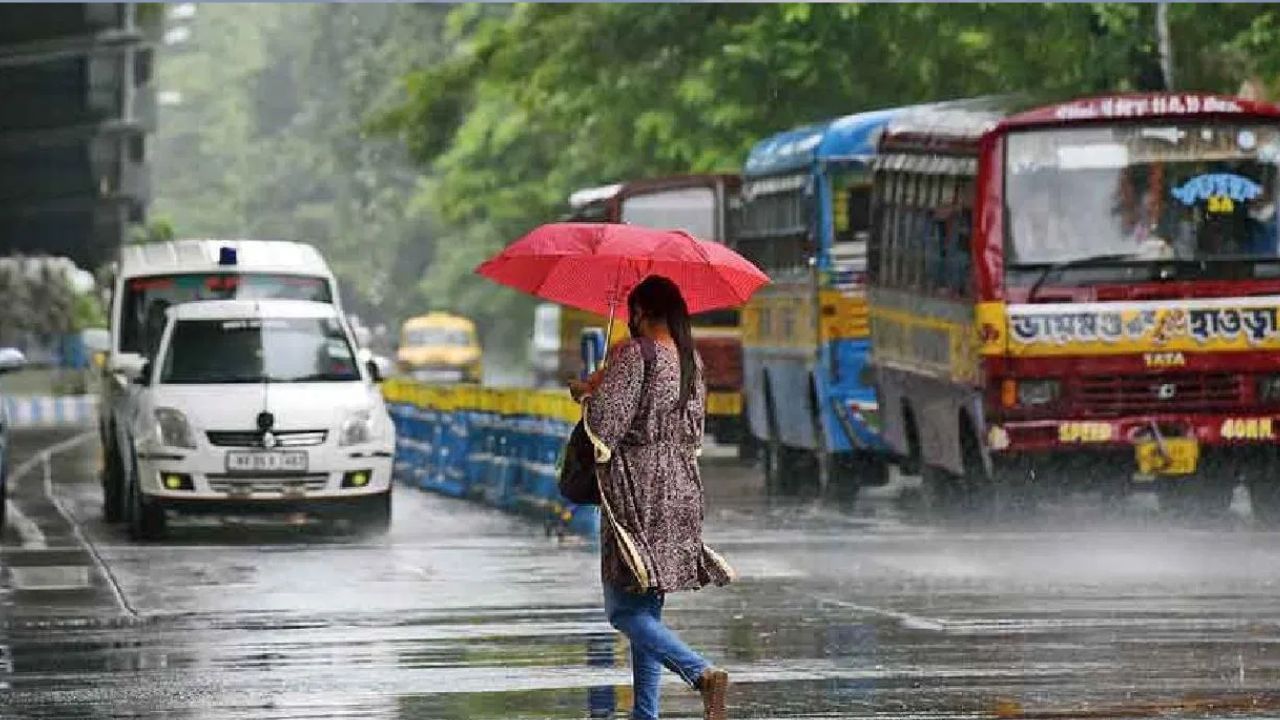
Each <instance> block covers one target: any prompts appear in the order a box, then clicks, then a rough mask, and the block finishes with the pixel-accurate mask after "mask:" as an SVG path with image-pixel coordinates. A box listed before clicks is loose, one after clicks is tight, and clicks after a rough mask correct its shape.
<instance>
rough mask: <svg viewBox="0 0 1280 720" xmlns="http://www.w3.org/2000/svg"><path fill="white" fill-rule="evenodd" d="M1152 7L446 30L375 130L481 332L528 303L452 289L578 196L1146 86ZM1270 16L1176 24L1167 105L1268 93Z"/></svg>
mask: <svg viewBox="0 0 1280 720" xmlns="http://www.w3.org/2000/svg"><path fill="white" fill-rule="evenodd" d="M1155 12H1156V11H1155V6H1154V5H1139V4H1084V3H1062V4H1041V5H1033V4H1006V3H992V4H976V5H975V4H952V3H933V4H914V3H903V4H896V3H895V4H834V5H779V4H759V5H717V4H703V3H694V4H661V5H644V4H571V5H542V4H538V5H520V6H515V7H512V8H506V9H501V10H496V11H495V10H494V9H492V8H488V9H484V10H478V9H476V8H474V7H472V6H462V7H458V8H456V9H454V10H453V12H452V14H451V15H450V17H449V30H450V33H451V34H450V35H449V37H448V40H449V41H450V44H451V54H450V56H449V58H448V60H447V61H445V62H442V63H438V64H436V65H434V66H431V67H427V68H421V69H418V70H415V71H413V72H411V73H410V74H409V75H408V76H407V77H406V78H405V90H406V94H405V98H404V101H403V102H402V103H400V104H399V106H398V107H396V108H395V109H394V110H392V111H391V112H389V113H386V114H384V115H383V116H382V118H381V121H380V123H379V127H380V128H381V129H384V130H387V129H390V130H395V131H398V132H399V134H400V136H401V137H402V138H403V139H404V140H405V142H406V144H407V146H408V147H409V149H410V150H411V152H412V153H413V156H414V157H415V158H416V159H417V160H418V161H419V162H420V163H422V164H423V165H424V166H426V167H428V168H430V169H431V171H432V173H433V175H434V177H435V179H434V181H433V182H432V184H431V185H430V186H429V190H428V192H429V197H428V200H427V201H428V202H429V204H430V206H431V207H433V208H435V209H436V210H437V211H438V212H439V213H440V215H441V217H442V218H444V220H445V221H446V222H447V223H448V228H447V229H446V236H447V237H448V238H449V241H448V242H446V243H442V244H441V247H440V253H439V254H438V256H437V258H436V261H435V263H434V264H433V266H432V268H431V270H430V271H429V275H428V278H429V284H430V286H431V288H433V289H434V292H436V293H438V294H439V295H440V296H445V297H449V298H451V299H452V300H453V301H454V302H455V303H457V304H459V305H461V306H462V307H464V308H466V309H469V310H473V311H476V312H480V313H488V314H492V315H495V316H502V317H507V318H513V320H512V322H517V321H523V318H524V316H523V315H521V314H520V313H519V312H512V311H513V310H518V309H520V308H524V307H527V305H528V303H519V302H516V301H514V300H513V299H512V298H511V297H510V296H509V295H506V294H502V293H494V292H492V291H491V288H489V287H487V286H485V285H483V284H482V283H481V282H480V281H478V280H476V279H474V278H472V277H471V276H470V275H469V274H468V271H469V270H470V268H471V267H472V266H474V264H475V263H476V262H477V261H479V260H480V259H481V258H483V257H484V256H486V255H487V254H489V253H491V252H493V251H494V250H496V249H497V248H499V247H500V246H501V245H502V244H504V243H506V242H510V241H511V240H512V239H514V238H515V237H517V236H518V235H519V234H520V233H522V232H524V231H526V230H528V229H529V228H530V227H532V226H534V225H536V224H537V223H540V222H545V221H547V220H550V219H553V218H555V217H556V216H557V215H559V214H560V213H562V212H563V209H564V200H565V198H566V197H567V195H568V193H569V192H571V191H572V190H574V189H575V188H577V187H581V186H584V185H590V184H600V183H605V182H611V181H615V180H618V179H625V178H635V177H644V176H653V175H658V174H664V173H679V172H691V171H714V170H724V171H735V170H737V169H738V168H740V167H741V164H742V161H743V159H744V157H745V154H746V152H747V150H748V149H749V148H750V146H751V145H752V144H753V143H754V142H755V141H757V140H759V139H760V138H762V137H764V136H767V135H769V134H772V133H774V132H777V131H779V130H783V129H786V128H789V127H793V126H796V125H799V124H803V123H807V122H813V121H817V120H822V119H825V118H829V117H833V116H837V115H841V114H845V113H850V112H856V111H859V110H865V109H872V108H879V107H891V106H896V105H903V104H909V103H916V102H925V101H934V100H942V99H948V98H960V97H969V96H974V95H980V94H989V93H1006V92H1022V93H1029V94H1032V95H1036V96H1043V97H1045V98H1046V99H1051V98H1063V97H1069V96H1075V95H1081V94H1088V93H1098V92H1108V91H1129V90H1149V89H1159V88H1161V87H1162V85H1163V82H1164V79H1163V77H1162V75H1161V71H1160V66H1159V59H1158V51H1157V47H1156V42H1157V41H1156V32H1155ZM1276 13H1277V11H1275V10H1273V9H1271V8H1270V7H1267V6H1248V5H1176V6H1174V7H1173V8H1172V11H1171V13H1170V15H1171V19H1170V26H1171V30H1172V35H1173V38H1174V57H1175V62H1176V67H1177V69H1176V72H1175V80H1177V82H1178V87H1179V88H1180V89H1197V90H1211V91H1220V92H1234V91H1236V89H1237V88H1238V87H1239V86H1240V83H1241V81H1242V80H1243V79H1245V78H1246V77H1247V76H1249V75H1251V74H1253V73H1263V74H1265V75H1266V76H1268V77H1276V76H1277V75H1280V50H1277V49H1275V48H1277V47H1280V46H1277V45H1276V43H1275V42H1274V40H1275V39H1276V37H1277V31H1278V29H1280V26H1277V22H1278V20H1277V16H1276Z"/></svg>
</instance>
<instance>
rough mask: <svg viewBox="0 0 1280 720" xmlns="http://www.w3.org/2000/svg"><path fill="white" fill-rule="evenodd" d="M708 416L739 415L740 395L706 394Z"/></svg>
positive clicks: (740, 408) (740, 407)
mask: <svg viewBox="0 0 1280 720" xmlns="http://www.w3.org/2000/svg"><path fill="white" fill-rule="evenodd" d="M707 414H708V415H734V416H736V415H741V414H742V395H741V394H740V393H735V392H713V393H708V394H707Z"/></svg>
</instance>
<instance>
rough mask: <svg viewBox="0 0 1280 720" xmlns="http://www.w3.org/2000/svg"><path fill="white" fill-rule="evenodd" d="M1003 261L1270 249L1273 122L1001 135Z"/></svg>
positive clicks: (1237, 255)
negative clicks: (1004, 153) (1003, 137)
mask: <svg viewBox="0 0 1280 720" xmlns="http://www.w3.org/2000/svg"><path fill="white" fill-rule="evenodd" d="M1006 148H1007V158H1008V159H1007V164H1006V173H1005V202H1006V205H1005V210H1006V214H1005V217H1006V223H1005V226H1006V238H1005V257H1006V263H1007V265H1008V266H1009V267H1011V268H1015V269H1016V268H1018V267H1019V266H1022V267H1027V266H1030V267H1036V266H1046V265H1061V264H1063V263H1073V262H1076V261H1079V260H1083V259H1086V258H1095V257H1099V256H1106V257H1111V258H1115V262H1116V263H1134V262H1143V261H1150V260H1187V261H1209V262H1216V261H1227V260H1229V261H1232V262H1233V263H1238V262H1240V261H1245V262H1249V261H1255V262H1256V261H1261V260H1274V259H1276V258H1277V242H1276V239H1277V231H1276V198H1277V187H1276V164H1277V161H1278V160H1280V130H1278V129H1277V128H1276V127H1272V126H1265V125H1258V124H1253V125H1249V124H1221V123H1216V124H1215V123H1188V124H1168V123H1161V124H1123V125H1116V126H1111V127H1089V128H1083V129H1063V130H1044V131H1029V132H1019V133H1014V134H1011V135H1009V137H1008V141H1007V146H1006Z"/></svg>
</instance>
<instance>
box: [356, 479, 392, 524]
mask: <svg viewBox="0 0 1280 720" xmlns="http://www.w3.org/2000/svg"><path fill="white" fill-rule="evenodd" d="M356 522H357V524H358V525H359V530H360V532H362V533H366V534H369V535H385V534H386V533H387V531H388V530H390V529H391V490H387V491H386V492H384V493H382V494H381V495H376V496H374V497H370V498H366V499H365V501H364V503H363V507H361V508H360V514H359V517H358V518H357V519H356Z"/></svg>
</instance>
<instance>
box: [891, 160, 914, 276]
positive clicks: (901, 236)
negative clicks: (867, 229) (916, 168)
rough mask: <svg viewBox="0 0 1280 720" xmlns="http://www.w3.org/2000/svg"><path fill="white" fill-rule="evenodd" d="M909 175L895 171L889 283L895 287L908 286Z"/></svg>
mask: <svg viewBox="0 0 1280 720" xmlns="http://www.w3.org/2000/svg"><path fill="white" fill-rule="evenodd" d="M909 219H910V212H909V210H908V208H907V176H906V175H904V174H903V173H895V174H894V178H893V246H892V248H893V249H892V251H891V253H890V255H891V258H890V268H891V269H890V272H889V284H890V285H891V286H892V287H895V288H905V287H906V286H907V271H906V256H907V232H908V231H909V230H910V227H909V225H908V221H909Z"/></svg>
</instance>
